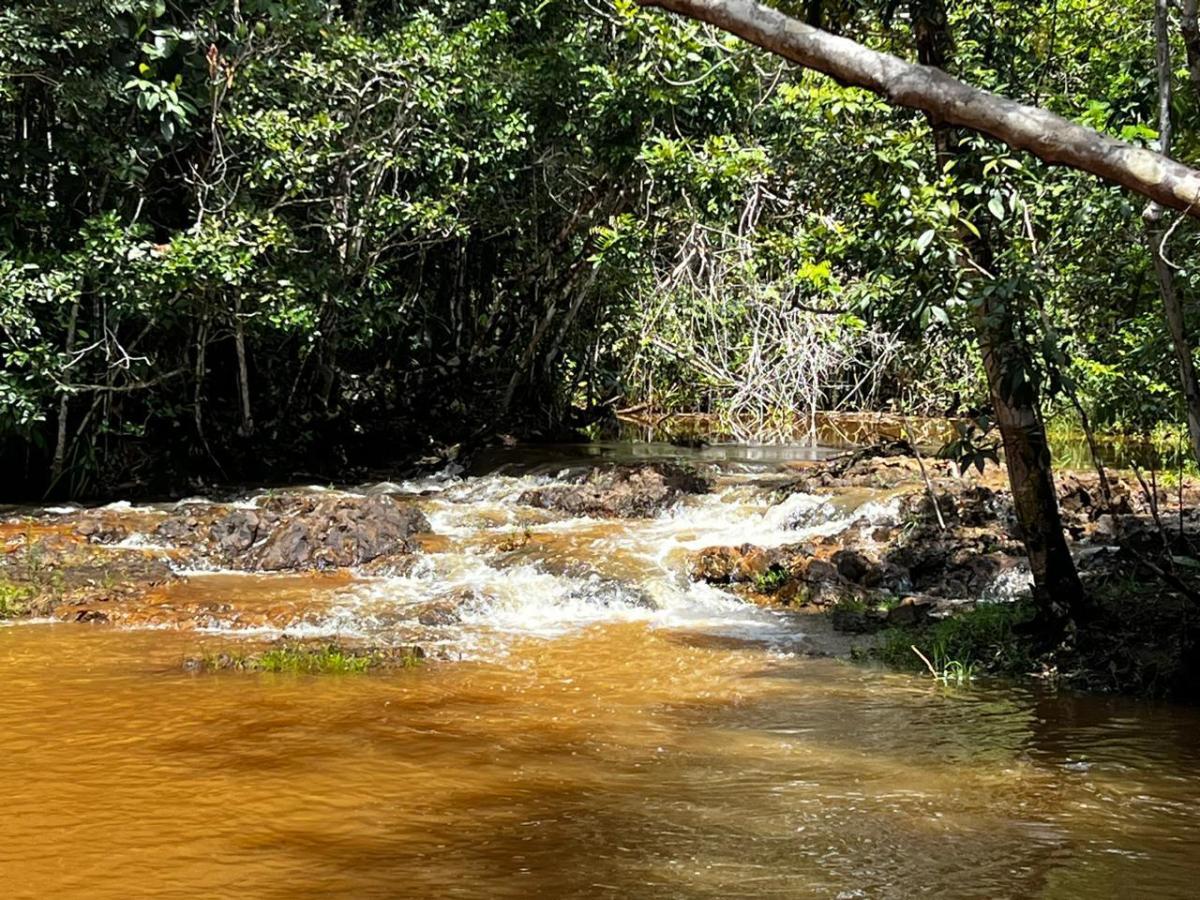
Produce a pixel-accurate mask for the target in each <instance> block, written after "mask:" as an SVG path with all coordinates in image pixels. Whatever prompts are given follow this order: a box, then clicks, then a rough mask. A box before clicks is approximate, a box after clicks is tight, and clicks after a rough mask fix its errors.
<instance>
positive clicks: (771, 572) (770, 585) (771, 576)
mask: <svg viewBox="0 0 1200 900" xmlns="http://www.w3.org/2000/svg"><path fill="white" fill-rule="evenodd" d="M790 578H791V576H790V575H789V574H788V570H787V569H785V568H784V567H783V566H780V565H772V566H770V567H769V568H768V569H767V570H766V571H764V572H759V573H757V574H756V575H755V576H754V589H755V590H756V591H758V592H759V593H760V594H773V593H775V592H776V591H778V590H779V589H780V588H782V587H783V586H784V585H785V584H787V583H788V580H789V579H790Z"/></svg>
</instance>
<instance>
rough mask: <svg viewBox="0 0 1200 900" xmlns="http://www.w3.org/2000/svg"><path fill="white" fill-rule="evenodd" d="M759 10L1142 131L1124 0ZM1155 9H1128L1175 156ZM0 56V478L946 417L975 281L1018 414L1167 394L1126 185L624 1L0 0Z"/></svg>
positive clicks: (1147, 105)
mask: <svg viewBox="0 0 1200 900" xmlns="http://www.w3.org/2000/svg"><path fill="white" fill-rule="evenodd" d="M1143 6H1145V7H1147V8H1145V9H1143V8H1142V7H1143ZM1185 7H1186V8H1187V9H1185V12H1187V11H1188V10H1190V7H1191V4H1185ZM781 8H783V9H784V10H785V11H789V12H794V13H796V14H797V15H798V16H800V17H802V18H805V19H807V20H808V21H810V22H815V23H818V24H820V25H821V26H822V27H823V28H825V29H827V30H828V31H830V32H832V33H836V34H840V35H844V36H847V37H850V38H853V39H856V40H858V41H860V42H862V43H865V44H867V45H869V46H872V47H876V48H879V49H883V50H886V51H888V52H891V53H893V54H896V55H898V56H900V57H902V58H908V59H912V60H914V61H915V60H917V59H920V60H921V61H923V62H929V61H933V62H938V61H939V60H940V61H941V63H942V64H943V66H944V67H945V68H946V69H947V70H949V71H951V72H952V73H954V74H956V75H958V76H960V77H961V78H962V79H963V80H965V81H966V82H968V83H970V84H972V85H975V86H978V87H982V88H986V89H990V90H992V91H995V92H997V93H1000V94H1003V95H1005V96H1008V97H1011V98H1013V99H1016V100H1020V101H1023V102H1027V103H1030V104H1035V105H1038V106H1040V107H1044V108H1046V109H1048V110H1051V111H1054V112H1057V113H1059V114H1061V115H1063V116H1065V117H1067V118H1069V119H1072V120H1075V121H1077V122H1080V123H1082V124H1084V125H1087V126H1089V127H1091V128H1094V129H1097V130H1099V131H1102V132H1105V133H1108V134H1111V135H1114V136H1116V137H1119V138H1121V139H1123V140H1125V141H1127V142H1131V143H1134V144H1142V145H1147V146H1156V142H1157V140H1158V136H1159V129H1160V104H1159V98H1160V79H1159V78H1158V77H1156V52H1155V49H1156V48H1155V39H1154V16H1153V10H1152V9H1150V8H1149V4H1127V3H1109V4H1095V3H1089V2H1083V0H1048V2H1044V3H1025V2H1020V3H1017V2H959V3H953V4H950V5H949V7H948V9H943V8H942V6H941V4H940V3H921V2H913V3H901V2H896V0H887V2H885V0H878V2H876V0H868V2H860V0H855V2H824V3H820V2H817V3H813V2H808V3H803V4H800V3H796V4H792V5H791V7H789V6H788V5H787V4H783V5H782V7H781ZM939 17H940V18H939ZM1194 22H1195V19H1194V17H1190V16H1189V15H1185V16H1184V17H1183V22H1182V24H1183V26H1184V27H1183V28H1182V29H1180V28H1177V27H1176V25H1175V24H1172V25H1171V28H1170V33H1169V36H1168V41H1167V43H1168V49H1172V50H1174V53H1173V56H1172V57H1171V59H1170V60H1169V74H1170V75H1171V76H1172V78H1170V79H1169V80H1168V83H1170V82H1171V81H1173V82H1174V83H1175V87H1176V90H1175V92H1174V94H1173V96H1171V97H1170V102H1169V105H1168V107H1167V109H1168V111H1169V113H1170V116H1171V119H1172V120H1173V123H1174V132H1175V138H1174V141H1173V149H1174V151H1175V153H1176V155H1178V156H1179V157H1180V158H1183V159H1187V158H1188V157H1189V155H1190V154H1192V153H1193V152H1194V142H1195V130H1194V127H1193V126H1194V123H1195V120H1196V116H1197V102H1198V96H1200V95H1198V94H1197V91H1196V87H1195V84H1196V81H1195V80H1194V78H1193V76H1194V75H1200V69H1189V68H1188V66H1189V61H1190V62H1191V63H1195V61H1196V59H1197V58H1198V57H1197V54H1196V44H1195V43H1194V40H1193V39H1194V38H1195V34H1196V30H1195V26H1194ZM931 23H932V24H933V26H934V27H931ZM931 35H932V37H931ZM931 53H936V54H940V56H939V57H938V59H934V58H932V57H930V54H931ZM0 75H2V78H0V149H2V151H3V153H2V155H0V279H2V282H3V285H4V290H3V295H2V297H0V303H2V304H3V305H2V307H0V348H2V352H0V395H2V400H3V402H2V404H0V447H2V453H3V459H4V464H5V468H6V471H8V472H9V473H10V476H9V477H10V482H9V485H10V490H9V491H8V492H7V493H9V494H13V493H16V494H24V495H27V496H40V495H43V494H51V495H60V496H61V495H86V494H89V493H93V494H94V493H96V492H98V491H102V490H103V489H105V488H107V487H111V486H114V485H121V484H124V485H133V486H138V485H140V486H142V487H143V488H149V489H158V490H163V489H170V488H171V487H172V486H175V485H180V484H181V483H183V482H185V481H186V479H188V478H190V477H196V476H202V477H207V478H216V479H221V478H224V479H231V478H239V477H253V476H258V477H262V475H263V474H264V473H265V472H269V471H272V470H275V471H277V470H279V468H280V467H281V466H290V467H294V468H297V469H303V468H304V467H305V466H308V467H310V468H314V469H316V470H318V471H320V472H322V473H323V474H325V473H328V472H330V471H331V470H333V469H336V467H337V466H339V465H346V464H351V463H360V462H386V461H387V460H388V459H389V458H390V457H392V456H395V455H396V454H398V453H400V452H401V449H404V450H412V451H416V452H420V451H421V450H422V449H427V448H428V446H429V444H430V442H431V441H456V440H462V439H464V438H469V437H471V436H472V435H478V434H480V433H483V432H488V431H496V430H500V429H507V430H509V431H511V432H513V433H516V434H518V435H522V436H537V435H543V436H545V435H554V434H557V433H561V431H562V430H563V429H564V428H569V427H581V426H586V425H588V424H589V423H595V422H597V421H602V419H603V418H604V417H607V416H608V415H610V414H611V411H612V410H614V409H617V408H622V407H626V408H627V407H631V406H636V405H640V404H647V405H649V406H651V407H653V408H655V409H659V410H664V411H671V410H701V411H706V412H710V413H713V414H715V415H717V416H718V417H720V418H721V419H722V420H723V421H725V422H727V423H730V424H731V425H732V426H733V427H735V428H738V429H740V430H741V433H742V434H745V435H750V436H755V437H770V436H772V435H775V434H781V433H788V432H791V431H792V430H793V429H794V428H795V427H796V426H797V425H799V426H800V427H801V428H803V426H804V424H805V421H806V417H808V416H809V415H810V414H811V412H812V411H814V410H829V409H872V410H875V409H894V410H897V411H900V412H904V413H911V414H920V413H934V414H944V413H963V412H966V413H985V412H987V410H988V406H989V403H988V399H987V396H988V395H987V387H986V384H987V383H986V380H985V378H984V375H983V370H982V359H981V357H980V354H979V352H978V350H977V349H976V344H975V342H974V325H973V322H974V316H973V312H972V309H973V307H972V304H973V303H975V302H976V301H977V300H978V298H979V295H980V293H981V292H984V293H986V294H988V295H989V296H990V297H991V298H992V300H991V301H990V302H992V303H993V304H994V305H996V306H998V307H1001V308H1003V319H1004V322H1003V323H1001V327H1002V328H1004V329H1007V330H1008V331H1009V332H1010V334H1011V337H1012V347H1011V348H1010V349H1011V350H1012V351H1013V352H1015V353H1016V355H1017V358H1015V359H1014V360H1012V361H1010V363H1009V364H1008V365H1007V372H1008V375H1007V377H1009V378H1010V379H1012V380H1013V389H1014V390H1016V391H1024V392H1027V393H1028V394H1029V395H1030V397H1031V398H1033V400H1034V402H1036V403H1037V404H1040V406H1039V408H1040V410H1041V411H1042V412H1043V413H1044V414H1045V415H1046V416H1048V417H1051V418H1054V417H1062V418H1072V419H1073V418H1074V417H1075V416H1076V415H1077V410H1082V411H1084V412H1085V413H1086V414H1087V415H1089V416H1090V422H1091V424H1092V425H1093V426H1094V427H1097V428H1101V429H1106V430H1121V431H1127V432H1134V433H1152V432H1154V431H1155V430H1156V429H1157V430H1158V432H1159V433H1160V435H1178V433H1179V430H1180V428H1179V426H1177V425H1175V424H1174V423H1182V422H1183V421H1184V420H1185V416H1184V412H1183V408H1184V399H1183V398H1184V394H1185V391H1184V390H1183V389H1182V387H1181V380H1180V378H1179V368H1178V365H1177V360H1176V356H1175V353H1174V351H1173V344H1172V329H1171V327H1169V324H1168V321H1167V320H1166V319H1164V313H1163V302H1162V298H1161V287H1162V285H1163V284H1164V283H1165V284H1166V285H1167V287H1168V288H1169V290H1170V291H1171V292H1172V294H1173V295H1174V296H1175V297H1176V299H1177V300H1180V299H1181V300H1182V305H1183V306H1184V307H1186V306H1187V305H1188V304H1187V303H1186V301H1187V300H1188V298H1190V295H1191V293H1192V292H1193V290H1194V284H1193V281H1194V278H1195V274H1194V272H1193V270H1192V267H1191V266H1190V265H1189V260H1190V258H1191V254H1192V251H1193V249H1194V242H1195V229H1194V228H1193V227H1192V226H1191V225H1189V224H1188V223H1187V222H1180V221H1179V218H1180V217H1177V216H1176V214H1175V213H1173V212H1169V213H1168V214H1166V215H1164V216H1162V217H1161V218H1160V222H1161V224H1160V225H1159V226H1157V232H1158V234H1159V238H1158V240H1160V241H1162V242H1163V243H1165V244H1166V252H1165V253H1164V254H1162V256H1161V261H1162V265H1161V266H1160V269H1162V270H1163V271H1160V272H1159V273H1157V275H1156V270H1155V265H1154V260H1155V258H1156V257H1155V256H1154V255H1152V254H1151V252H1150V251H1149V249H1148V248H1149V242H1150V241H1153V240H1155V238H1154V236H1153V235H1151V236H1150V237H1149V238H1148V236H1147V231H1146V226H1144V224H1143V219H1142V216H1141V213H1142V207H1143V205H1144V204H1143V200H1142V198H1140V197H1138V196H1136V195H1133V194H1130V193H1128V192H1124V191H1122V190H1120V189H1117V188H1114V187H1112V186H1111V185H1109V184H1106V183H1104V182H1102V181H1100V180H1098V179H1096V178H1093V177H1091V176H1090V175H1087V174H1083V173H1080V172H1077V171H1074V170H1072V169H1069V168H1055V167H1050V166H1047V165H1045V164H1044V163H1041V162H1039V161H1038V160H1037V159H1036V158H1034V157H1032V156H1030V155H1027V154H1022V153H1019V152H1016V151H1012V150H1010V149H1008V148H1006V147H1005V146H1004V145H1003V144H1001V143H999V142H996V141H992V140H988V139H985V138H983V137H979V136H977V135H971V134H970V133H967V132H960V133H958V136H956V137H955V139H954V140H955V147H954V150H953V156H952V157H950V156H947V155H946V143H945V141H938V140H935V138H934V133H935V131H936V129H934V130H931V128H930V123H929V121H928V120H927V117H926V116H925V115H923V114H921V113H919V112H916V111H911V110H898V109H896V108H894V107H892V106H890V105H889V104H888V103H887V102H885V101H884V100H883V99H881V98H879V97H878V96H875V95H872V94H871V93H869V92H866V91H863V90H860V89H857V88H853V87H845V86H840V85H839V84H838V83H836V82H835V81H834V80H831V79H829V78H827V77H825V76H823V75H820V74H816V73H813V72H810V71H806V70H805V69H803V68H800V67H796V66H793V65H791V64H790V63H788V62H787V61H785V60H782V59H780V58H778V57H776V56H772V55H770V54H767V53H765V52H762V51H760V50H757V49H754V48H751V47H749V46H748V45H747V44H745V43H743V42H741V41H740V40H738V39H737V38H736V37H733V36H731V35H728V34H725V33H723V32H720V31H717V30H715V29H712V28H710V27H707V26H703V25H698V24H696V23H694V22H690V21H687V20H684V19H680V18H677V17H673V16H667V15H664V14H663V13H661V12H659V11H656V10H649V9H643V8H641V7H639V6H638V5H637V4H635V3H634V2H631V0H617V2H615V3H611V4H610V3H601V2H598V0H597V2H583V0H575V2H571V0H551V2H542V0H489V2H483V0H445V2H439V3H425V2H422V3H408V2H402V0H397V2H367V0H363V2H352V0H346V2H321V0H310V2H294V3H278V2H268V0H245V2H238V0H212V2H188V3H167V2H164V0H155V2H140V0H72V2H68V3H61V2H48V0H19V2H16V3H12V4H9V5H8V6H7V8H6V9H4V10H3V11H0ZM939 148H940V149H939ZM985 239H986V243H987V244H988V254H989V256H990V260H989V261H988V264H987V265H986V266H984V267H985V268H986V269H987V272H986V276H985V277H984V278H983V279H982V281H983V282H985V283H983V284H981V277H980V273H979V272H978V271H973V270H972V268H971V267H970V266H968V265H963V259H964V258H965V257H970V258H974V257H971V246H970V245H971V244H973V243H974V244H978V243H979V242H981V241H983V240H985ZM976 255H977V254H976ZM1158 276H1161V278H1160V277H1158ZM1164 279H1165V281H1164ZM1177 324H1178V325H1179V329H1178V330H1179V332H1180V334H1179V336H1180V337H1181V338H1182V340H1183V341H1184V344H1185V346H1186V343H1187V340H1188V334H1189V333H1190V328H1191V324H1192V323H1190V322H1186V321H1183V322H1179V323H1177ZM1171 439H1172V440H1173V438H1171ZM14 478H15V486H14V485H13V480H14ZM14 487H15V489H14Z"/></svg>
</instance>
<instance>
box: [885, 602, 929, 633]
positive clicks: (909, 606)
mask: <svg viewBox="0 0 1200 900" xmlns="http://www.w3.org/2000/svg"><path fill="white" fill-rule="evenodd" d="M935 607H936V604H935V601H934V600H933V599H931V598H930V597H920V596H914V597H905V598H904V599H903V600H901V601H900V602H899V603H898V604H897V605H896V606H893V607H892V608H891V609H889V610H888V611H887V617H886V621H887V624H888V625H889V626H891V627H906V626H910V625H917V624H920V623H921V622H923V621H925V620H926V619H927V618H928V617H929V614H930V613H931V612H932V611H933V610H934V609H935Z"/></svg>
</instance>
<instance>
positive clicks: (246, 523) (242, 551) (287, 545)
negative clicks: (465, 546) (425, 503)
mask: <svg viewBox="0 0 1200 900" xmlns="http://www.w3.org/2000/svg"><path fill="white" fill-rule="evenodd" d="M429 530H430V529H429V522H428V521H427V520H426V518H425V516H424V515H423V514H422V513H421V511H420V510H419V509H417V508H416V507H415V506H412V505H410V504H406V503H403V502H401V501H398V500H396V499H394V498H392V497H390V496H388V495H385V494H377V495H373V496H369V497H363V496H359V495H353V494H332V495H330V494H281V495H277V496H273V497H269V498H267V499H266V500H265V501H263V502H262V504H261V505H260V507H259V508H257V509H242V508H233V509H231V508H229V507H227V506H201V507H192V508H187V509H184V510H182V511H180V512H179V513H178V514H176V515H174V516H172V517H170V518H168V519H167V520H165V521H164V522H162V523H161V524H160V525H159V526H158V528H157V529H156V531H155V534H156V535H157V537H158V538H159V539H160V540H166V541H169V542H171V543H172V544H174V545H176V546H178V547H181V548H185V549H188V550H191V551H192V552H194V553H195V554H196V555H197V556H198V557H200V558H201V559H203V560H206V561H209V562H212V563H216V564H218V565H221V566H225V567H229V568H236V569H245V570H249V571H264V572H283V571H296V570H309V569H329V568H344V567H347V566H357V565H363V564H364V563H371V562H374V561H377V560H380V559H381V558H384V557H387V558H397V557H403V556H406V555H409V554H412V553H413V552H415V551H416V550H417V544H416V542H415V541H414V540H413V536H414V535H416V534H420V533H426V532H428V531H429Z"/></svg>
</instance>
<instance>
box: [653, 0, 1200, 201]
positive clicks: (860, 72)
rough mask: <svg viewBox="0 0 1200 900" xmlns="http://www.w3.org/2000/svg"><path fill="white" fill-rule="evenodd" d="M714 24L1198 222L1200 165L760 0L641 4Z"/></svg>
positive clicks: (847, 81)
mask: <svg viewBox="0 0 1200 900" xmlns="http://www.w3.org/2000/svg"><path fill="white" fill-rule="evenodd" d="M638 3H639V4H641V5H642V6H654V7H660V8H662V9H666V10H670V11H672V12H676V13H680V14H682V15H685V16H689V17H691V18H693V19H699V20H700V21H703V22H708V23H709V24H711V25H715V26H717V27H718V28H722V29H724V30H725V31H728V32H731V33H733V34H736V35H738V36H740V37H742V38H745V39H746V40H747V41H750V42H751V43H753V44H757V45H758V46H760V47H763V48H765V49H767V50H770V51H771V52H773V53H777V54H779V55H780V56H783V57H785V58H787V59H790V60H792V61H793V62H796V63H799V64H800V65H802V66H804V67H806V68H809V69H813V70H815V71H818V72H824V73H825V74H826V75H831V76H833V77H834V78H836V79H838V80H839V81H841V82H843V83H845V84H849V85H854V86H856V87H861V88H865V89H866V90H868V91H871V92H872V93H875V94H878V95H879V96H881V97H883V98H884V99H885V100H887V101H888V102H889V103H891V104H892V105H893V106H904V107H908V108H910V109H919V110H923V111H924V112H926V113H928V114H929V115H931V116H933V117H934V118H935V119H936V120H937V121H939V122H944V123H945V124H947V125H956V126H959V127H962V128H969V129H971V130H973V131H978V132H981V133H982V134H986V135H990V136H991V137H994V138H996V139H997V140H1000V141H1003V142H1004V143H1006V144H1008V145H1009V146H1010V147H1013V148H1015V149H1018V150H1026V151H1028V152H1030V153H1032V154H1033V155H1034V156H1037V157H1038V158H1039V159H1042V160H1044V161H1045V162H1048V163H1052V164H1060V165H1065V166H1069V167H1071V168H1074V169H1080V170H1082V171H1084V172H1090V173H1092V174H1093V175H1097V176H1099V177H1100V178H1103V179H1104V180H1106V181H1111V182H1113V183H1114V184H1119V185H1122V186H1124V187H1127V188H1129V189H1130V190H1132V191H1135V192H1137V193H1139V194H1142V195H1143V196H1145V197H1146V198H1148V199H1150V200H1155V201H1157V202H1159V203H1161V204H1162V205H1163V206H1167V207H1170V208H1172V209H1179V210H1183V211H1184V212H1186V213H1187V214H1188V215H1190V216H1193V217H1195V218H1200V203H1198V201H1200V171H1197V170H1195V169H1192V168H1189V167H1188V166H1185V165H1183V164H1182V163H1179V162H1176V161H1174V160H1172V159H1168V158H1167V157H1165V156H1163V155H1162V154H1159V153H1155V152H1154V151H1152V150H1147V149H1144V148H1141V147H1135V146H1134V145H1132V144H1128V143H1125V142H1124V141H1118V140H1116V139H1114V138H1110V137H1107V136H1106V135H1102V134H1100V133H1099V132H1097V131H1093V130H1092V129H1090V128H1085V127H1084V126H1082V125H1077V124H1075V123H1074V122H1070V121H1068V120H1066V119H1064V118H1063V117H1062V116H1058V115H1055V114H1054V113H1052V112H1049V111H1048V110H1045V109H1040V108H1038V107H1036V106H1027V105H1025V104H1023V103H1018V102H1016V101H1015V100H1010V99H1009V98H1007V97H1002V96H1000V95H998V94H993V93H990V92H988V91H984V90H981V89H979V88H976V87H972V86H971V85H969V84H965V83H964V82H962V81H959V80H958V79H957V78H953V77H951V76H950V75H947V74H946V73H945V72H942V71H940V70H939V69H936V68H932V67H929V66H923V65H914V64H912V63H909V62H905V61H904V60H902V59H900V58H898V57H895V56H892V55H891V54H888V53H880V52H878V51H875V50H871V49H869V48H867V47H864V46H863V45H862V44H859V43H856V42H855V41H852V40H849V39H847V38H843V37H838V36H835V35H832V34H828V33H827V32H824V31H821V30H820V29H818V28H813V27H812V26H811V25H806V24H805V23H803V22H800V21H798V20H796V19H793V18H790V17H789V16H787V15H785V14H784V13H781V12H779V11H778V10H775V9H771V8H770V7H768V6H764V5H763V4H761V3H758V2H756V0H638Z"/></svg>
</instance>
